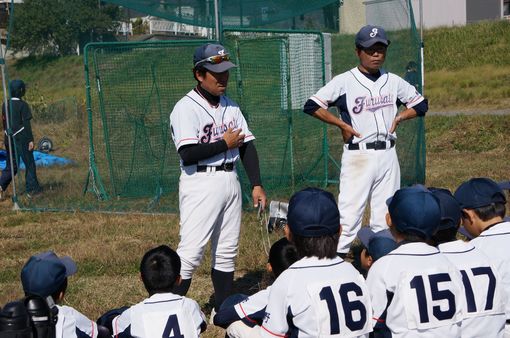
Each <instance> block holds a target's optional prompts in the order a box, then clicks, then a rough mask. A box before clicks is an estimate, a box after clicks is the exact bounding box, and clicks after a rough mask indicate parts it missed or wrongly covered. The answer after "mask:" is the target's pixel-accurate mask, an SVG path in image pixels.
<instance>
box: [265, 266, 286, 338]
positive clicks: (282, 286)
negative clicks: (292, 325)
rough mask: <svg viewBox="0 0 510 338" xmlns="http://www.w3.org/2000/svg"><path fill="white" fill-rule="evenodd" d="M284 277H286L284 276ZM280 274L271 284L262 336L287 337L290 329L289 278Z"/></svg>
mask: <svg viewBox="0 0 510 338" xmlns="http://www.w3.org/2000/svg"><path fill="white" fill-rule="evenodd" d="M282 277H284V278H282ZM285 277H288V276H287V275H286V274H282V275H280V277H278V278H277V279H276V281H275V282H274V283H273V285H272V286H271V291H270V292H269V299H268V304H267V307H266V313H265V315H264V321H263V322H262V327H261V330H260V336H261V337H273V338H274V337H285V335H286V334H287V332H288V331H289V325H288V323H287V311H288V304H287V289H288V287H287V278H285Z"/></svg>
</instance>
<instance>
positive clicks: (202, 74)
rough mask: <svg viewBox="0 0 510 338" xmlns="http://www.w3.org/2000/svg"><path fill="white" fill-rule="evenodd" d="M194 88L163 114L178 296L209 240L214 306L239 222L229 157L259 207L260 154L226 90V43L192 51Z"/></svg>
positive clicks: (229, 269)
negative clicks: (171, 175)
mask: <svg viewBox="0 0 510 338" xmlns="http://www.w3.org/2000/svg"><path fill="white" fill-rule="evenodd" d="M193 65H194V66H193V76H194V77H195V79H196V80H197V86H196V87H195V88H194V89H192V90H191V91H190V92H188V93H187V94H186V95H185V96H184V97H183V98H182V99H181V100H179V102H177V104H176V105H175V107H174V109H173V111H172V113H171V114H170V127H171V131H172V138H173V141H174V143H175V147H176V148H177V152H178V153H179V156H180V158H181V161H180V163H181V176H180V180H179V210H180V232H179V235H180V242H179V246H178V248H177V253H178V254H179V256H180V257H181V262H182V268H181V275H182V283H181V285H180V286H179V287H178V288H177V289H176V290H175V293H178V294H180V295H185V294H186V293H187V291H188V289H189V287H190V284H191V277H192V274H193V272H194V271H195V269H196V268H197V267H198V265H199V264H200V261H201V260H202V256H203V254H204V250H205V247H206V245H207V243H208V242H209V240H211V244H212V245H211V256H212V271H211V279H212V282H213V287H214V299H215V308H216V310H217V309H218V308H219V306H220V305H221V303H222V302H223V300H224V299H225V298H226V297H227V296H229V295H230V289H231V287H232V281H233V278H234V263H235V258H236V255H237V248H238V242H239V230H240V225H241V187H240V184H239V179H238V176H237V173H236V167H235V163H236V161H237V160H238V159H239V158H241V161H242V162H243V165H244V168H245V169H246V173H247V176H248V178H249V180H250V183H251V186H252V197H253V205H254V207H258V206H259V205H260V206H261V207H262V208H264V207H265V204H266V194H265V192H264V189H263V188H262V185H261V180H260V170H259V160H258V155H257V151H256V149H255V145H254V143H253V140H254V139H255V136H254V135H253V134H252V133H251V131H250V130H249V129H248V125H247V123H246V120H245V118H244V116H243V114H242V113H241V110H240V108H239V106H238V105H237V104H236V103H235V102H234V101H232V100H230V99H229V98H228V97H227V96H225V95H224V94H225V90H226V89H227V83H228V78H229V69H230V68H232V67H235V65H234V64H233V63H232V62H230V56H229V53H228V52H227V50H226V49H225V47H223V46H222V45H219V44H205V45H202V46H200V47H198V48H197V49H196V51H195V53H194V55H193Z"/></svg>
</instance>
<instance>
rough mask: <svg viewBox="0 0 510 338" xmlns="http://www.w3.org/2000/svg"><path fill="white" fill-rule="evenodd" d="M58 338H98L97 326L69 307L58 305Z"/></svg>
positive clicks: (56, 330) (56, 328)
mask: <svg viewBox="0 0 510 338" xmlns="http://www.w3.org/2000/svg"><path fill="white" fill-rule="evenodd" d="M57 308H58V320H57V325H56V326H55V332H56V335H55V337H56V338H84V337H89V338H96V337H97V324H96V323H95V322H94V321H92V320H90V319H88V318H87V317H85V316H84V315H83V314H81V313H80V312H78V311H76V310H75V309H73V308H72V307H69V306H65V305H64V306H61V305H57Z"/></svg>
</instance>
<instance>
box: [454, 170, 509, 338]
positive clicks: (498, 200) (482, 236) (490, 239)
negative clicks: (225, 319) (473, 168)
mask: <svg viewBox="0 0 510 338" xmlns="http://www.w3.org/2000/svg"><path fill="white" fill-rule="evenodd" d="M454 197H455V199H456V200H457V201H458V202H459V204H460V207H461V209H462V223H463V224H464V228H465V229H466V230H467V231H468V232H469V234H470V235H471V236H473V237H474V238H473V239H472V240H471V243H472V244H473V245H474V246H475V248H477V249H478V250H480V251H482V252H483V253H485V254H486V255H487V257H489V259H490V262H491V264H492V265H493V266H494V267H495V268H496V270H497V272H498V273H499V275H500V276H501V278H502V279H501V280H502V282H503V289H504V292H505V295H506V299H507V300H508V299H510V252H509V251H508V243H510V221H505V214H506V197H505V194H504V192H503V191H502V190H501V187H500V186H498V184H497V183H496V182H494V181H493V180H491V179H489V178H484V177H479V178H472V179H470V180H468V181H466V182H464V183H462V184H461V185H460V186H459V187H458V188H457V190H456V191H455V193H454ZM505 304H506V316H507V317H506V319H507V324H506V326H505V336H506V337H510V301H507V302H506V303H505Z"/></svg>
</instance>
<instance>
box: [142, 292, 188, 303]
mask: <svg viewBox="0 0 510 338" xmlns="http://www.w3.org/2000/svg"><path fill="white" fill-rule="evenodd" d="M181 298H182V296H179V295H176V294H174V293H171V292H168V293H155V294H153V295H152V296H150V297H149V298H147V299H145V301H144V303H156V302H164V301H171V300H177V299H181Z"/></svg>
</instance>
